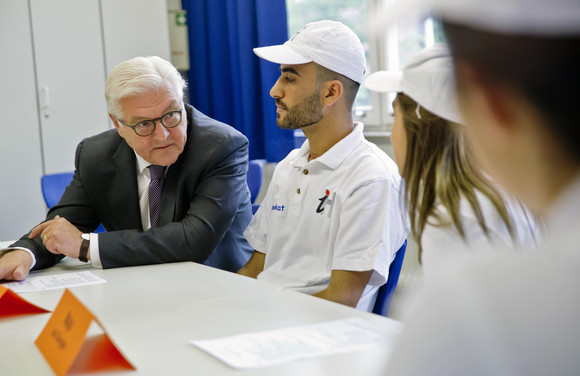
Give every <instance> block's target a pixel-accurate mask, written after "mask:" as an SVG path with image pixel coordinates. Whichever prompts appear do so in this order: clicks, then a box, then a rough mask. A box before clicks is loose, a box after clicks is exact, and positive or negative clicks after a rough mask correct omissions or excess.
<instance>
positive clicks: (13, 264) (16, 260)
mask: <svg viewBox="0 0 580 376" xmlns="http://www.w3.org/2000/svg"><path fill="white" fill-rule="evenodd" d="M31 266H32V256H30V253H28V252H26V251H23V250H22V249H14V250H11V251H8V252H6V253H4V256H2V257H1V258H0V279H11V280H14V281H21V280H23V279H24V278H26V277H28V272H29V271H30V267H31Z"/></svg>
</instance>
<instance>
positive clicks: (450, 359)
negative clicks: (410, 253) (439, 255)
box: [381, 0, 580, 375]
mask: <svg viewBox="0 0 580 376" xmlns="http://www.w3.org/2000/svg"><path fill="white" fill-rule="evenodd" d="M407 5H408V4H407ZM427 10H432V11H433V12H434V14H435V15H437V16H439V17H441V18H442V20H443V23H444V31H445V35H446V38H447V41H448V43H449V46H450V49H451V54H452V57H453V61H454V70H455V74H456V81H457V86H458V100H459V102H458V103H459V106H460V109H461V110H462V114H463V117H464V119H465V122H466V124H467V127H466V129H465V130H466V132H467V135H468V137H469V139H470V140H471V141H472V145H473V147H474V153H475V155H476V157H477V159H478V160H479V161H480V162H481V163H482V165H483V168H484V169H485V171H486V172H488V173H489V174H490V175H491V176H492V177H493V178H494V179H495V180H496V181H497V182H498V183H499V184H501V185H502V186H503V187H504V188H505V189H506V190H508V191H509V192H510V193H512V194H514V195H515V196H516V197H517V198H518V199H520V200H522V201H523V202H524V203H525V204H526V205H528V206H529V207H530V209H532V210H534V211H537V212H538V213H539V214H540V215H541V216H542V217H543V219H544V220H545V222H546V226H547V234H546V236H544V237H543V238H542V240H541V243H540V245H539V252H536V253H526V254H513V255H509V254H502V255H498V254H495V253H490V252H487V253H480V254H479V255H477V256H478V257H474V258H470V259H469V260H461V261H460V262H457V263H451V264H450V265H449V267H448V268H446V269H445V270H444V271H443V272H442V274H441V278H438V279H437V280H433V281H431V282H430V283H429V285H428V286H426V288H425V289H424V290H423V291H422V292H421V293H420V295H419V296H417V299H416V300H415V303H414V304H412V305H411V306H410V307H409V308H408V315H407V317H406V320H405V321H406V329H405V331H404V333H403V335H402V337H401V338H400V341H399V342H398V343H397V345H396V346H395V349H394V352H393V354H392V356H391V357H390V359H389V364H388V365H387V368H388V372H386V373H385V374H389V375H578V374H580V357H579V356H578V354H580V320H579V319H578V318H579V317H580V295H579V294H578V286H580V273H579V272H578V271H579V270H580V215H578V213H580V126H579V125H578V116H577V114H576V111H575V109H576V108H578V103H580V90H578V89H579V88H580V69H578V66H579V62H580V1H577V0H553V1H544V0H520V1H514V0H490V1H485V2H481V1H478V0H435V1H433V4H432V8H430V9H427ZM389 13H390V14H391V16H392V15H394V14H396V12H395V10H394V9H390V10H389V11H388V12H385V13H384V15H383V17H381V21H382V22H385V21H386V19H387V18H388V17H391V16H389Z"/></svg>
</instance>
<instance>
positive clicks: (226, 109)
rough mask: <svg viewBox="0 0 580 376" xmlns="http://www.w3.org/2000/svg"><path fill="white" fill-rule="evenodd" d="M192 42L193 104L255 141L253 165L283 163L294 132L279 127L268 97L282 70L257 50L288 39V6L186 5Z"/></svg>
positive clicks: (249, 1) (194, 1) (251, 2)
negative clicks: (258, 160) (265, 160)
mask: <svg viewBox="0 0 580 376" xmlns="http://www.w3.org/2000/svg"><path fill="white" fill-rule="evenodd" d="M182 4H183V9H184V10H186V11H187V23H188V36H189V58H190V71H189V98H190V102H191V105H193V106H194V107H196V108H197V109H198V110H200V111H202V112H203V113H205V114H206V115H208V116H210V117H213V118H214V119H217V120H219V121H222V122H224V123H227V124H229V125H231V126H233V127H235V128H236V129H238V130H239V131H240V132H242V133H243V134H245V135H246V137H248V139H249V140H250V159H267V160H268V161H270V162H278V161H280V160H282V159H283V158H284V157H285V156H286V155H287V154H288V153H289V152H290V150H292V149H293V148H294V138H293V132H292V131H289V130H282V129H279V128H278V127H277V125H276V106H275V104H274V99H272V98H271V97H270V95H269V92H270V88H271V87H272V85H273V84H274V82H276V80H277V78H278V76H279V75H280V71H279V66H278V65H276V64H273V63H270V62H267V61H263V60H262V59H260V58H258V57H257V56H256V55H255V54H254V52H253V51H252V49H253V48H254V47H261V46H267V45H272V44H281V43H284V42H285V41H286V40H287V39H288V26H287V19H286V1H285V0H182Z"/></svg>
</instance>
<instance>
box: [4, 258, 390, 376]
mask: <svg viewBox="0 0 580 376" xmlns="http://www.w3.org/2000/svg"><path fill="white" fill-rule="evenodd" d="M82 270H90V271H92V272H93V273H95V274H96V275H98V276H100V277H102V278H104V279H106V280H107V283H105V284H97V285H90V286H82V287H75V288H72V289H71V291H72V292H73V294H74V295H75V296H76V297H77V298H79V299H80V300H81V301H82V302H83V303H84V304H85V305H86V306H87V307H88V308H89V309H90V310H91V311H92V312H93V313H94V314H95V316H96V317H97V318H98V319H99V321H100V322H101V323H102V324H103V326H104V327H105V329H106V330H107V332H108V334H109V335H110V337H111V338H112V340H113V342H114V343H115V344H116V345H117V346H118V347H119V349H120V350H121V351H122V352H123V354H125V356H126V357H127V358H128V359H129V361H130V362H132V364H133V365H134V366H135V367H136V368H137V370H136V371H124V372H116V373H112V372H106V373H103V375H118V374H123V375H125V374H127V375H133V374H136V375H186V374H187V375H276V376H282V375H293V376H294V375H301V376H302V375H333V376H339V375H371V376H372V375H384V372H385V366H386V359H387V355H388V353H389V352H390V350H391V348H392V342H393V338H389V337H388V336H386V339H385V341H384V343H380V344H378V345H377V346H376V348H372V349H369V350H364V351H357V352H352V353H347V354H339V355H331V356H325V357H319V358H315V359H309V360H300V361H294V362H291V363H286V364H282V365H278V366H272V367H266V368H261V369H254V370H248V371H240V370H235V369H233V368H230V367H229V366H227V365H225V364H224V363H222V362H221V361H219V360H217V359H215V358H214V357H212V356H211V355H209V354H207V353H205V352H203V351H202V350H200V349H198V348H196V347H194V346H192V345H190V344H188V342H189V341H190V340H192V339H209V338H216V337H222V336H229V335H235V334H243V333H248V332H254V331H263V330H270V329H278V328H284V327H290V326H296V325H304V324H313V323H321V322H325V321H330V320H336V319H342V318H349V317H364V318H366V319H368V320H372V323H373V325H375V323H376V329H377V332H383V333H389V332H391V331H392V330H393V328H394V327H396V326H398V325H399V323H398V322H395V321H393V320H390V319H387V318H384V317H381V316H378V315H374V314H370V313H366V312H361V311H357V310H355V309H352V308H349V307H346V306H343V305H340V304H336V303H332V302H328V301H325V300H322V299H318V298H315V297H312V296H308V295H305V294H301V293H297V292H292V291H280V290H279V289H278V288H277V287H275V286H273V285H271V284H268V283H265V282H263V281H256V280H254V279H250V278H246V277H242V276H239V275H236V274H233V273H228V272H224V271H221V270H217V269H214V268H210V267H206V266H203V265H199V264H195V263H190V262H185V263H174V264H162V265H151V266H140V267H128V268H118V269H109V270H101V269H94V268H92V267H90V266H89V265H87V264H82V263H80V262H79V261H77V260H70V259H69V260H68V261H65V262H61V263H60V264H59V265H57V266H55V267H53V268H51V269H48V270H45V271H41V272H36V273H33V274H32V275H49V274H55V273H63V272H71V271H82ZM62 293H63V290H51V291H43V292H31V293H23V294H22V295H21V296H22V297H23V298H24V299H26V300H28V301H30V302H32V303H34V304H37V305H39V306H41V307H43V308H46V309H50V310H53V309H54V308H55V307H56V305H57V303H58V301H59V300H60V298H61V296H62ZM49 317H50V314H38V315H30V316H18V317H13V318H8V319H0V374H2V375H11V376H12V375H51V374H52V371H51V369H50V367H49V366H48V364H47V363H46V361H45V359H44V357H43V356H42V354H41V353H40V352H39V351H38V349H37V348H36V346H35V345H34V341H35V339H36V338H37V336H38V335H39V333H40V332H41V330H42V328H43V327H44V325H45V324H46V322H47V321H48V319H49ZM91 375H95V374H94V373H92V374H91Z"/></svg>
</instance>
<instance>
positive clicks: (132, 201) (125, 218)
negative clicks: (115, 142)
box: [105, 141, 143, 230]
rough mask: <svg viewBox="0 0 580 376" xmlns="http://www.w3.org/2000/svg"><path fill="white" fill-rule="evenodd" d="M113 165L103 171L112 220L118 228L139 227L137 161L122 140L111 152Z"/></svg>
mask: <svg viewBox="0 0 580 376" xmlns="http://www.w3.org/2000/svg"><path fill="white" fill-rule="evenodd" d="M113 161H114V163H115V166H114V168H113V169H111V170H109V171H107V172H106V173H105V179H108V180H107V181H109V182H110V184H108V187H109V192H107V194H108V197H109V204H110V206H111V208H110V209H111V212H112V213H115V214H114V215H113V220H114V222H115V224H116V225H117V228H118V229H120V230H123V229H140V230H143V226H142V224H141V212H140V209H139V189H138V188H137V172H136V171H137V162H136V160H135V153H134V152H133V150H132V149H131V148H130V147H129V146H128V145H127V144H126V143H125V142H124V141H123V142H121V143H120V144H119V147H118V148H117V150H116V151H115V153H114V154H113Z"/></svg>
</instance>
